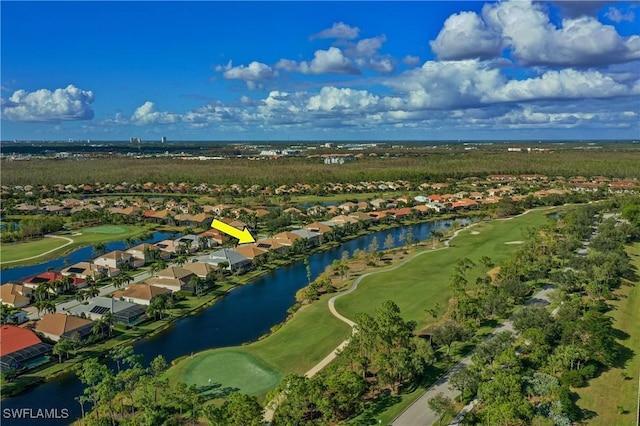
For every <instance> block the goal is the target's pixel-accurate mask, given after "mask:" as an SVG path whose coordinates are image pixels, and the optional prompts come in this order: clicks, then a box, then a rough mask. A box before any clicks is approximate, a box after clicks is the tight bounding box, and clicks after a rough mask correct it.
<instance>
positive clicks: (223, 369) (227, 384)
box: [167, 296, 350, 394]
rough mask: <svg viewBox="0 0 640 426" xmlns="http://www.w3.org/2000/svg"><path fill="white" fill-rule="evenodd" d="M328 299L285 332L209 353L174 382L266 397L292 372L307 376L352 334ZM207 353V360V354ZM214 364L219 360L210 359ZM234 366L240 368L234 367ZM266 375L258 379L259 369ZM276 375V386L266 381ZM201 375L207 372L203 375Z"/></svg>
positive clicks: (179, 370) (175, 374) (186, 364)
mask: <svg viewBox="0 0 640 426" xmlns="http://www.w3.org/2000/svg"><path fill="white" fill-rule="evenodd" d="M327 299H328V297H326V296H325V297H324V298H322V300H320V301H318V302H316V303H314V304H312V305H310V306H308V307H306V308H304V309H302V310H300V311H299V312H298V313H297V314H296V315H295V316H294V317H293V318H292V319H291V320H290V321H288V322H287V323H286V324H285V325H284V326H283V327H282V328H280V329H279V330H278V331H276V332H275V333H273V334H271V335H270V336H268V337H267V338H265V339H263V340H259V341H257V342H254V343H251V344H249V345H244V346H237V347H232V348H220V349H213V350H210V351H205V352H203V353H201V354H199V355H197V356H195V357H194V358H188V359H186V360H184V361H182V362H180V363H178V365H176V366H174V367H172V368H171V369H169V372H168V373H167V375H168V377H169V379H170V380H172V381H180V380H182V381H185V382H186V383H187V384H191V383H195V384H196V385H198V386H200V385H201V383H202V382H203V381H204V382H205V383H204V384H202V385H203V386H204V385H206V384H208V380H209V378H211V379H212V383H213V382H215V383H216V387H217V386H218V385H219V386H220V388H221V389H225V388H233V389H238V390H240V392H245V393H252V394H264V393H266V391H268V390H270V389H272V388H274V387H275V386H276V385H277V384H278V383H279V381H280V378H281V377H282V376H283V375H285V374H287V373H298V374H304V373H305V372H306V371H308V370H309V369H310V368H311V367H313V366H314V365H316V364H317V363H318V362H320V361H321V360H322V359H324V357H326V356H327V355H328V354H329V353H330V352H331V351H332V350H333V349H335V348H336V347H337V346H338V345H339V344H340V343H341V342H342V341H343V340H345V339H346V338H347V337H348V336H349V333H350V328H349V326H348V325H346V324H345V323H343V322H342V321H340V320H338V319H337V318H335V317H334V316H333V315H331V313H330V312H329V310H328V309H327ZM204 355H206V356H204ZM210 359H211V360H214V361H210ZM231 365H233V366H234V367H230V366H231ZM256 366H257V367H258V370H256V371H261V372H260V373H258V374H257V375H255V377H254V373H253V371H254V369H255V368H256ZM265 372H269V373H270V374H271V377H272V378H273V377H276V380H275V382H273V381H270V380H269V379H267V377H266V373H265ZM200 373H201V374H200Z"/></svg>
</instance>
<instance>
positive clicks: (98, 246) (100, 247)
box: [93, 243, 107, 256]
mask: <svg viewBox="0 0 640 426" xmlns="http://www.w3.org/2000/svg"><path fill="white" fill-rule="evenodd" d="M106 251H107V245H106V244H105V243H95V244H94V245H93V254H94V255H96V256H99V255H101V254H103V253H104V252H106Z"/></svg>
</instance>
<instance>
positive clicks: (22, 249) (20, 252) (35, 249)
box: [0, 238, 68, 263]
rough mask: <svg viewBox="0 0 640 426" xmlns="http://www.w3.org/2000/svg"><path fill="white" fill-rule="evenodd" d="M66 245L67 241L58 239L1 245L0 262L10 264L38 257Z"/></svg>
mask: <svg viewBox="0 0 640 426" xmlns="http://www.w3.org/2000/svg"><path fill="white" fill-rule="evenodd" d="M67 243H68V241H66V240H63V239H59V238H43V239H41V240H37V241H29V242H26V243H12V244H2V245H0V262H11V261H14V260H17V259H23V258H25V257H32V256H38V255H40V254H42V253H45V252H47V251H49V250H55V249H56V248H58V247H61V246H63V245H65V244H67ZM35 260H37V259H34V261H35ZM16 263H17V262H16Z"/></svg>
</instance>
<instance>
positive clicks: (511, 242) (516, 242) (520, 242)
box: [505, 241, 524, 244]
mask: <svg viewBox="0 0 640 426" xmlns="http://www.w3.org/2000/svg"><path fill="white" fill-rule="evenodd" d="M523 242H524V241H507V242H506V243H505V244H522V243H523Z"/></svg>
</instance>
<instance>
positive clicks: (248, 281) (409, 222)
mask: <svg viewBox="0 0 640 426" xmlns="http://www.w3.org/2000/svg"><path fill="white" fill-rule="evenodd" d="M468 216H469V215H455V214H445V215H443V216H429V217H426V218H423V219H418V220H416V219H412V220H406V221H398V222H391V223H384V224H376V225H372V226H371V227H369V228H365V229H362V230H360V231H359V232H357V233H355V234H351V235H348V236H345V237H344V238H342V240H341V241H340V242H337V241H329V242H327V243H324V244H322V245H320V246H318V247H314V248H313V249H311V250H310V251H309V252H308V253H305V254H297V255H295V256H292V257H290V258H288V259H287V260H288V261H287V262H286V263H283V264H281V265H277V266H274V267H273V268H269V267H265V268H262V269H260V270H258V271H252V272H250V273H249V274H250V275H249V274H247V275H249V276H248V277H246V278H245V277H243V276H240V277H237V278H239V281H240V282H238V281H235V282H232V283H228V284H230V285H231V287H230V288H228V289H226V290H224V292H223V293H222V294H218V295H213V297H212V298H211V299H208V300H204V301H203V303H201V304H198V305H197V306H195V307H193V308H192V309H190V310H188V311H186V312H184V313H183V314H181V315H179V316H176V317H172V318H171V320H170V321H168V322H167V323H166V324H162V325H160V326H158V327H157V328H155V329H153V330H150V331H148V332H147V333H144V334H142V335H140V336H136V337H132V338H130V339H127V340H123V341H122V342H120V343H119V344H117V345H114V346H112V347H110V349H112V348H115V347H119V346H122V345H128V344H131V343H133V342H137V341H140V340H144V339H147V338H150V337H153V336H156V335H157V334H159V333H161V332H164V331H166V330H167V329H169V328H170V327H172V326H173V324H174V322H175V321H177V320H179V319H181V318H184V317H186V316H189V315H193V314H194V313H195V312H196V311H199V310H201V309H206V308H209V307H211V306H213V305H214V304H215V303H216V302H217V301H218V300H220V299H222V298H223V297H225V296H226V295H227V294H229V293H230V292H231V291H233V290H234V289H236V288H238V287H240V286H244V285H248V284H252V282H253V280H255V279H257V278H259V277H261V276H263V275H265V274H266V273H268V272H270V271H272V270H275V269H277V268H279V267H282V266H289V265H291V264H293V263H294V262H296V261H299V260H303V259H305V258H306V257H308V256H311V255H313V254H316V253H320V252H324V251H326V250H329V249H331V248H334V247H337V246H339V245H340V244H342V243H344V242H347V241H350V240H353V239H355V238H359V237H362V236H365V235H369V234H373V233H376V232H382V231H386V230H390V229H393V228H399V227H402V226H415V225H420V224H424V223H431V222H437V221H441V220H450V221H455V220H456V219H461V218H467V217H468ZM155 232H162V230H157V231H155ZM423 241H424V240H423ZM294 305H295V303H294ZM294 305H292V306H294ZM294 314H295V313H294ZM292 315H293V314H289V315H287V317H286V318H285V320H284V321H282V322H280V323H278V324H275V325H274V327H278V326H282V325H283V324H284V323H286V322H287V321H289V320H290V319H291V317H292ZM160 321H162V320H160ZM270 334H272V331H270V332H269V333H266V334H264V335H262V336H259V337H258V338H256V339H253V340H251V341H248V342H243V343H242V344H241V345H245V344H249V343H252V342H254V341H258V340H261V339H264V338H265V337H267V336H269V335H270ZM112 338H113V337H112ZM108 340H110V339H107V340H105V341H108ZM105 341H103V342H105ZM105 355H106V352H105V353H104V354H101V355H99V357H100V358H102V357H104V356H105ZM87 358H88V356H85V357H82V358H79V359H77V360H75V361H74V362H73V363H71V364H70V365H68V366H67V367H65V368H64V369H62V370H60V371H57V372H55V373H54V374H52V375H50V376H47V377H42V378H39V379H37V380H34V381H32V382H29V383H25V384H24V386H22V387H20V388H17V389H16V390H15V392H11V393H10V394H7V393H5V392H3V393H2V395H1V397H0V400H5V399H8V398H12V397H15V396H19V395H20V394H22V393H24V392H26V391H28V390H29V389H32V388H34V387H37V386H39V385H41V384H43V383H48V382H50V381H52V380H55V379H57V378H59V377H61V376H64V375H66V374H70V373H73V371H74V369H75V367H76V366H77V365H78V364H79V363H81V362H83V361H85V360H86V359H87ZM179 358H181V357H178V358H176V359H179ZM174 361H175V360H167V362H168V363H169V364H172V363H173V362H174Z"/></svg>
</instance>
